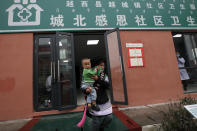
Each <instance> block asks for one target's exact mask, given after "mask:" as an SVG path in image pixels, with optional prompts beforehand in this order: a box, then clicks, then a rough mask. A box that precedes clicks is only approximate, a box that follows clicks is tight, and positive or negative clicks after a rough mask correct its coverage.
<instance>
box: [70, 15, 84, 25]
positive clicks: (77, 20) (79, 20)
mask: <svg viewBox="0 0 197 131" xmlns="http://www.w3.org/2000/svg"><path fill="white" fill-rule="evenodd" d="M85 19H86V18H85V17H83V16H82V15H76V17H75V18H74V21H75V23H74V24H73V25H74V26H86V25H87V23H86V22H84V21H85Z"/></svg>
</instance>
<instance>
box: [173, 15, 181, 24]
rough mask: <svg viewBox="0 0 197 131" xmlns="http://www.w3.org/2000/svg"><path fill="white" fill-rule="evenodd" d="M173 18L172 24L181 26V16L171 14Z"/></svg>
mask: <svg viewBox="0 0 197 131" xmlns="http://www.w3.org/2000/svg"><path fill="white" fill-rule="evenodd" d="M171 18H172V20H173V24H171V25H175V26H177V25H178V26H180V25H181V24H180V21H179V17H178V16H171Z"/></svg>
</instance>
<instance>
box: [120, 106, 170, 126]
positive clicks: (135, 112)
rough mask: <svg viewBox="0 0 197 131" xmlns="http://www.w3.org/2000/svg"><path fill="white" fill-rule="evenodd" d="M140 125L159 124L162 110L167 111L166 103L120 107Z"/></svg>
mask: <svg viewBox="0 0 197 131" xmlns="http://www.w3.org/2000/svg"><path fill="white" fill-rule="evenodd" d="M120 110H121V111H122V112H124V113H125V114H126V115H127V116H129V117H130V118H131V119H132V120H134V121H135V122H137V123H138V124H139V125H140V126H146V125H153V124H160V123H161V121H162V118H163V112H167V111H168V105H167V104H159V105H149V106H140V107H133V108H128V109H124V108H123V109H120Z"/></svg>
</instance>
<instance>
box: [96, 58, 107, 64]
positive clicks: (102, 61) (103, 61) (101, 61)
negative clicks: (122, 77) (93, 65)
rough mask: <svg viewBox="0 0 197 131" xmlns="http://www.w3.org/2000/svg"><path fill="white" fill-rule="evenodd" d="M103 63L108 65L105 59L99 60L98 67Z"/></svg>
mask: <svg viewBox="0 0 197 131" xmlns="http://www.w3.org/2000/svg"><path fill="white" fill-rule="evenodd" d="M101 63H106V61H105V59H103V58H100V59H98V61H97V65H100V64H101Z"/></svg>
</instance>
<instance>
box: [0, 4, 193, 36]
mask: <svg viewBox="0 0 197 131" xmlns="http://www.w3.org/2000/svg"><path fill="white" fill-rule="evenodd" d="M0 16H1V19H0V33H6V32H39V31H60V30H109V29H112V28H116V27H119V28H120V29H121V30H197V0H1V2H0Z"/></svg>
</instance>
